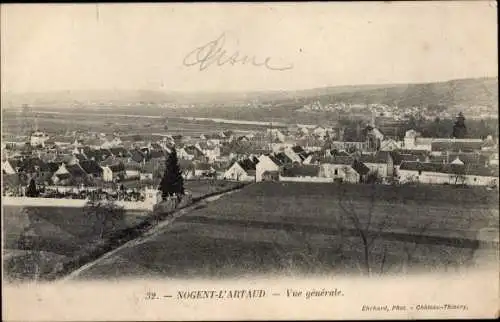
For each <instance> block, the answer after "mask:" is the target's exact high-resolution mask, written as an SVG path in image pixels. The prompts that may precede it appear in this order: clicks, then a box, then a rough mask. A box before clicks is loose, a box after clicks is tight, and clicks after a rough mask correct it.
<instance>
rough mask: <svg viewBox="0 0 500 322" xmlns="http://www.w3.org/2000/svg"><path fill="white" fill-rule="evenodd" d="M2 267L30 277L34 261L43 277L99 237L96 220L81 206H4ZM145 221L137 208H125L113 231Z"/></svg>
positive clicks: (12, 275) (14, 275)
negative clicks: (122, 217)
mask: <svg viewBox="0 0 500 322" xmlns="http://www.w3.org/2000/svg"><path fill="white" fill-rule="evenodd" d="M2 212H3V232H4V234H3V255H4V256H5V257H4V269H5V272H6V275H7V276H8V277H10V278H32V277H33V275H34V274H35V269H36V267H35V266H34V264H35V263H37V264H38V266H39V267H38V269H39V270H40V271H39V272H38V273H37V274H39V275H40V276H43V275H45V274H48V273H50V272H51V271H52V270H53V269H54V267H55V266H56V264H57V263H58V262H63V261H65V260H68V259H70V258H72V257H73V256H75V254H77V253H79V252H82V251H85V249H86V248H87V247H89V245H92V244H93V243H95V242H96V241H98V239H99V237H98V236H99V232H98V229H96V223H95V220H93V219H92V218H91V217H89V216H85V214H84V212H83V209H82V208H68V207H26V208H23V207H19V206H3V211H2ZM142 220H144V216H143V215H142V214H141V213H139V212H137V211H127V213H126V215H125V220H124V221H123V222H121V223H119V224H117V225H116V226H115V227H114V228H113V231H119V230H122V229H125V228H128V227H133V226H135V225H137V224H138V223H139V222H141V221H142Z"/></svg>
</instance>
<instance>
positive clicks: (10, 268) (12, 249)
mask: <svg viewBox="0 0 500 322" xmlns="http://www.w3.org/2000/svg"><path fill="white" fill-rule="evenodd" d="M236 186H237V184H236V183H233V182H225V181H208V180H196V181H186V183H185V188H186V190H188V191H190V192H191V193H192V197H193V198H200V197H203V196H205V195H209V194H213V193H217V192H220V191H223V190H224V191H225V190H230V189H233V188H235V187H236ZM145 218H146V217H145V214H144V213H141V212H139V211H127V213H126V215H125V218H124V220H123V221H120V222H117V223H116V225H115V226H114V227H113V229H112V230H111V231H110V232H109V233H113V232H120V231H123V230H124V229H127V228H133V227H136V226H137V225H139V224H141V223H142V222H144V220H145ZM3 227H4V230H3V231H4V236H3V256H4V269H5V271H6V278H7V279H10V280H23V279H32V278H34V277H35V276H38V277H39V278H45V277H46V276H48V275H51V274H53V273H54V271H55V270H56V267H57V265H58V263H63V262H67V261H70V260H72V259H73V258H75V256H79V255H81V254H85V253H87V252H89V251H91V250H92V249H93V248H95V246H96V244H97V245H99V243H101V242H102V241H101V240H99V237H98V229H96V223H95V220H94V218H92V217H89V216H88V215H86V214H85V213H84V211H83V209H81V208H67V207H64V208H59V207H26V208H23V207H20V206H3Z"/></svg>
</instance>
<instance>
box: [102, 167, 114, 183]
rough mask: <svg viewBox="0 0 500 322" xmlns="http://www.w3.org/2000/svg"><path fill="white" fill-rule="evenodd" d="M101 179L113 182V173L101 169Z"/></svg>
mask: <svg viewBox="0 0 500 322" xmlns="http://www.w3.org/2000/svg"><path fill="white" fill-rule="evenodd" d="M102 179H103V180H104V181H106V182H111V181H113V171H111V169H110V168H108V167H103V168H102Z"/></svg>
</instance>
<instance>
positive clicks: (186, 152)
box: [2, 125, 498, 186]
mask: <svg viewBox="0 0 500 322" xmlns="http://www.w3.org/2000/svg"><path fill="white" fill-rule="evenodd" d="M341 138H342V131H341V130H339V129H333V128H329V127H322V126H316V127H307V126H299V125H297V126H292V127H290V128H286V129H285V128H269V129H267V130H266V131H261V132H256V133H244V134H240V135H236V134H235V133H233V132H231V131H221V132H217V133H211V134H202V135H200V136H199V137H194V138H193V137H182V136H180V135H164V136H162V137H161V138H159V139H157V140H154V141H149V142H134V141H125V140H124V141H122V140H121V139H120V138H119V137H117V136H112V137H106V136H105V135H104V136H103V137H101V138H93V139H91V140H85V139H81V138H79V139H75V138H73V140H72V141H70V142H64V143H61V142H58V141H57V140H54V139H51V138H50V136H49V135H47V134H45V133H42V132H35V133H33V135H32V136H31V137H30V140H29V144H23V145H18V146H9V147H7V146H5V145H4V146H3V147H2V148H3V151H2V156H4V157H6V158H5V159H4V160H3V163H2V173H3V174H4V176H13V177H17V178H24V179H25V178H34V179H35V180H36V182H37V183H38V184H57V185H81V184H85V185H89V186H92V185H95V184H96V182H101V181H102V182H120V181H124V180H138V181H151V180H154V179H156V178H160V177H161V176H162V175H163V172H164V166H165V159H166V157H167V156H168V155H169V154H170V153H172V151H173V149H175V150H176V152H177V157H178V159H179V165H180V168H181V170H182V175H183V176H184V178H185V179H195V178H203V177H212V178H219V179H226V180H237V181H257V182H259V181H266V180H281V181H307V182H332V181H344V182H352V183H356V182H363V181H367V180H373V179H377V180H378V181H379V182H400V183H411V182H421V183H462V184H471V185H497V183H496V182H497V179H498V145H497V142H496V141H495V140H494V139H493V138H491V137H488V138H487V139H485V140H479V139H478V140H476V139H442V138H422V137H420V135H419V133H417V132H416V131H414V130H410V131H407V132H406V135H405V138H404V139H403V140H402V141H398V140H394V139H390V138H386V137H385V136H384V135H383V134H382V133H381V132H380V131H379V130H378V129H377V128H376V127H374V126H369V127H367V132H366V140H364V141H360V142H345V141H343V140H342V139H341ZM25 180H26V179H25Z"/></svg>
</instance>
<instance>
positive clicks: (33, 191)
mask: <svg viewBox="0 0 500 322" xmlns="http://www.w3.org/2000/svg"><path fill="white" fill-rule="evenodd" d="M39 194H40V193H39V192H38V190H37V188H36V184H35V180H34V179H31V180H30V183H29V185H28V188H27V189H26V197H30V198H35V197H38V196H39Z"/></svg>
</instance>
